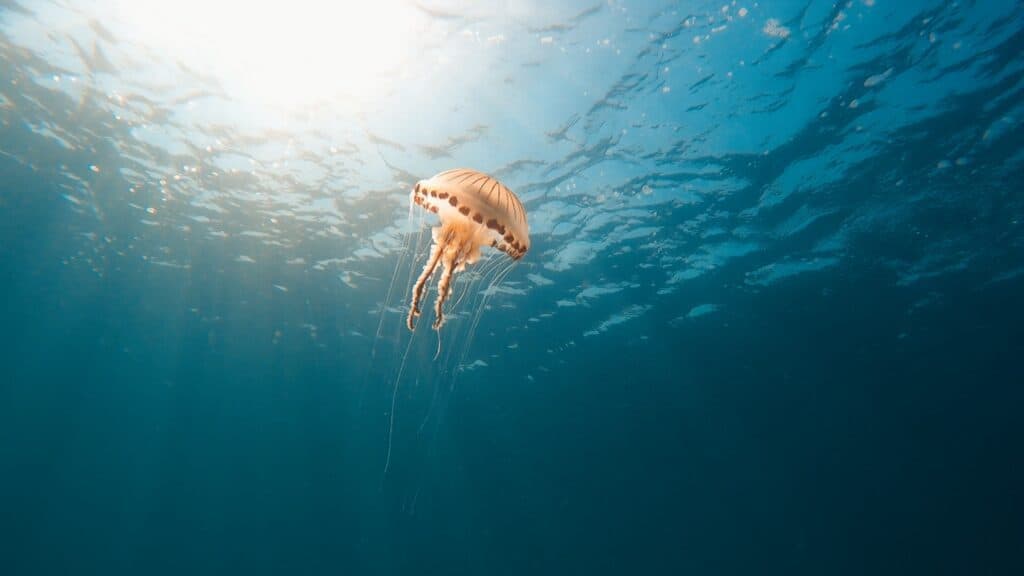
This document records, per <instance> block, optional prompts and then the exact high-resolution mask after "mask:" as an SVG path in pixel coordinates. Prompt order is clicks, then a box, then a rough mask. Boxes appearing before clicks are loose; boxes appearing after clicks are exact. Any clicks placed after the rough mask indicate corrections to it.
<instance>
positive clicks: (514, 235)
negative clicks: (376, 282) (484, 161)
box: [406, 168, 530, 330]
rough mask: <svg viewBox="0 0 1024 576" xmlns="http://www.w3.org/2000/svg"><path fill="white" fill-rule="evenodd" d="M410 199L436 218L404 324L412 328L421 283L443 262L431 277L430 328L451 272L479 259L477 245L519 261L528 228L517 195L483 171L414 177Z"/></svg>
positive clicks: (437, 321) (440, 313) (438, 320)
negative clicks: (435, 276)
mask: <svg viewBox="0 0 1024 576" xmlns="http://www.w3.org/2000/svg"><path fill="white" fill-rule="evenodd" d="M410 199H411V201H412V203H413V204H416V205H417V206H422V207H423V209H424V210H428V211H430V212H433V213H434V214H437V215H438V216H439V217H440V218H441V225H440V226H435V227H434V228H433V229H432V230H431V235H432V237H433V240H434V242H433V245H432V246H431V248H430V258H429V259H428V260H427V264H426V265H425V266H424V267H423V272H422V273H421V274H420V277H419V278H418V279H417V280H416V284H415V285H414V286H413V289H412V306H411V307H410V309H409V317H408V318H407V319H406V325H407V326H408V327H409V330H413V329H414V327H415V320H416V317H417V316H419V315H420V304H421V301H422V299H423V293H424V290H425V288H426V286H427V282H428V281H429V280H430V277H431V276H432V275H433V274H434V271H435V270H436V269H437V266H438V264H442V265H443V266H444V271H443V272H442V273H441V278H440V280H438V282H437V302H436V303H435V304H434V330H440V329H441V326H442V325H443V324H444V303H445V301H447V300H448V297H449V296H450V295H451V292H452V286H451V284H452V278H453V277H454V275H455V274H456V273H457V272H461V271H462V270H464V269H465V268H466V265H467V264H473V263H475V262H476V261H477V260H479V259H480V248H481V247H483V246H491V247H494V248H497V249H498V250H501V251H502V252H504V253H505V254H508V255H509V256H510V257H511V258H512V259H513V260H519V259H520V258H522V257H523V255H524V254H526V251H527V250H529V249H530V227H529V226H528V225H527V223H526V210H525V209H524V208H523V203H522V202H520V201H519V198H517V197H516V195H515V194H513V193H512V191H511V190H509V189H508V188H506V187H505V185H504V184H502V183H501V182H498V181H497V180H495V179H494V178H491V177H490V176H488V175H487V174H484V173H482V172H477V171H476V170H468V169H465V168H459V169H456V170H448V171H447V172H441V173H440V174H437V175H436V176H434V177H433V178H429V179H427V180H420V181H419V182H417V183H416V186H415V187H414V188H413V190H412V193H411V194H410Z"/></svg>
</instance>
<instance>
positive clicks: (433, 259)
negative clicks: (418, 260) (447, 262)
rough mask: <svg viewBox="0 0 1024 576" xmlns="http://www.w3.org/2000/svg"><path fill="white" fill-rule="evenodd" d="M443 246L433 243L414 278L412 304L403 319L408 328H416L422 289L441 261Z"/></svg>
mask: <svg viewBox="0 0 1024 576" xmlns="http://www.w3.org/2000/svg"><path fill="white" fill-rule="evenodd" d="M444 252H445V251H444V248H443V246H442V245H441V244H436V243H435V244H434V246H433V247H432V248H431V251H430V260H428V261H427V264H426V265H425V266H423V272H422V273H421V274H420V277H419V278H418V279H417V280H416V285H415V286H413V289H412V306H410V307H409V317H408V318H406V320H405V325H406V326H408V327H409V330H414V329H415V328H416V323H415V320H416V317H417V316H419V315H420V301H421V300H422V299H423V289H424V287H426V285H427V280H430V277H431V276H432V275H433V274H434V270H435V269H436V268H437V264H438V262H440V261H441V256H442V255H444Z"/></svg>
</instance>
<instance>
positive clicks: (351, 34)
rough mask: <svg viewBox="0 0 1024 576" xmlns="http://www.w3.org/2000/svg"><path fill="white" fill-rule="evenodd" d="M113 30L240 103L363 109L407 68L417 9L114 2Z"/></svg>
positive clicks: (186, 0)
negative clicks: (339, 105) (213, 80)
mask: <svg viewBox="0 0 1024 576" xmlns="http://www.w3.org/2000/svg"><path fill="white" fill-rule="evenodd" d="M111 1H112V2H113V3H114V4H113V6H112V7H111V11H112V12H113V13H112V14H111V16H112V17H113V19H114V20H115V21H116V22H118V23H119V24H120V26H121V27H123V28H124V29H123V30H118V32H119V33H121V34H122V35H124V36H128V37H130V38H131V39H132V40H133V41H135V42H138V43H140V44H143V45H146V46H148V47H150V48H152V49H153V50H155V51H156V52H158V53H159V54H161V55H162V56H163V57H166V58H168V59H171V60H174V61H177V62H180V63H181V64H183V65H185V66H187V67H189V68H190V69H193V70H195V71H197V72H199V73H202V74H206V75H210V76H213V77H215V78H217V79H218V81H219V82H220V83H221V85H222V86H223V87H224V89H225V90H226V91H227V92H228V93H229V94H230V95H231V96H232V97H233V98H236V99H238V100H240V101H244V102H247V103H249V104H255V105H257V106H274V107H280V108H284V109H288V110H294V109H298V108H302V107H304V106H309V105H311V104H314V103H319V102H347V103H350V104H355V105H356V106H359V105H361V104H364V103H366V102H368V101H370V100H373V99H374V98H376V97H379V96H380V95H382V94H383V93H384V92H385V91H386V90H387V89H388V87H389V82H391V81H394V80H395V79H396V78H399V77H400V76H401V75H402V73H403V71H404V69H405V68H406V67H407V66H408V65H409V58H410V55H411V54H410V53H411V49H412V42H411V39H412V38H414V37H415V31H416V28H415V27H416V24H417V22H416V17H417V15H418V14H417V11H416V10H415V8H414V7H413V6H412V5H410V4H409V3H408V2H405V1H403V0H371V1H369V2H347V1H338V2H329V1H328V2H325V1H317V0H290V1H288V2H280V1H278V2H252V1H237V0H177V1H174V2H170V1H166V0H111Z"/></svg>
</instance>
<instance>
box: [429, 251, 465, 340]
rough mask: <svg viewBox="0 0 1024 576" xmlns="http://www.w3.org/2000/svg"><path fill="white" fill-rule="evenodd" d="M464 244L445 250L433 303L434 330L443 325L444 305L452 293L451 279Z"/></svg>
mask: <svg viewBox="0 0 1024 576" xmlns="http://www.w3.org/2000/svg"><path fill="white" fill-rule="evenodd" d="M464 244H465V243H464V242H460V243H458V244H456V245H449V247H448V249H447V250H445V255H444V256H445V257H444V272H442V273H441V279H440V280H438V281H437V301H436V302H435V303H434V330H440V329H441V326H443V325H444V303H445V302H447V301H448V297H449V296H451V293H452V278H453V277H454V276H455V268H456V266H458V265H459V261H460V260H461V258H462V256H463V254H462V253H463V252H464V251H465V246H464Z"/></svg>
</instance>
